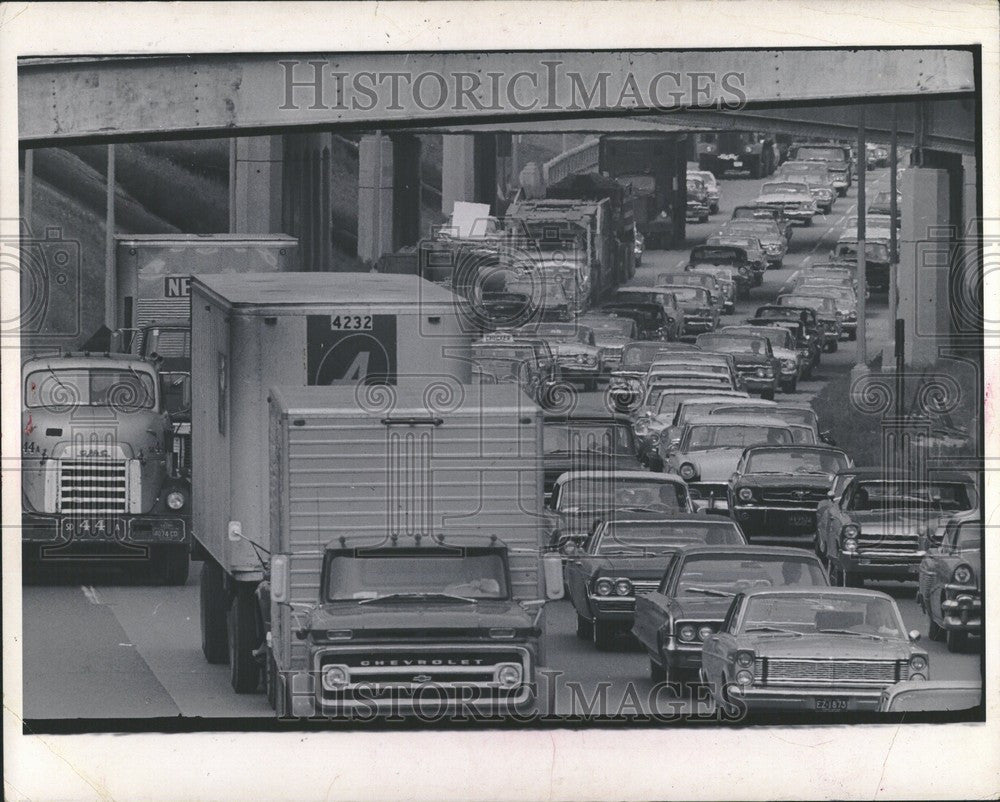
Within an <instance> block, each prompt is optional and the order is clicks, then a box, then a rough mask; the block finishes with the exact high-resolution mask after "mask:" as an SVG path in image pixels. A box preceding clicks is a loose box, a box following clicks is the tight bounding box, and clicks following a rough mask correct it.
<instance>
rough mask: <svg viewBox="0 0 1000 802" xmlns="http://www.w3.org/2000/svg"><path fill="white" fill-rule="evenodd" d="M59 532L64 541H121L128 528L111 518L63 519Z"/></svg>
mask: <svg viewBox="0 0 1000 802" xmlns="http://www.w3.org/2000/svg"><path fill="white" fill-rule="evenodd" d="M60 530H61V531H62V535H63V537H64V538H66V539H73V538H81V539H83V538H95V539H97V540H109V539H114V540H123V539H124V538H125V533H126V532H127V531H128V526H127V525H126V524H125V522H124V521H122V520H116V519H113V518H112V519H105V518H64V519H63V520H62V523H61V524H60Z"/></svg>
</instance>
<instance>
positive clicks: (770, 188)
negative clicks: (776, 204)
mask: <svg viewBox="0 0 1000 802" xmlns="http://www.w3.org/2000/svg"><path fill="white" fill-rule="evenodd" d="M787 193H791V194H793V195H808V194H810V193H809V187H807V186H806V185H805V184H803V183H800V182H798V181H796V182H792V181H774V182H772V183H770V184H764V186H763V187H761V190H760V194H761V195H778V194H787Z"/></svg>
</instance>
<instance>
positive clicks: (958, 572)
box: [951, 563, 973, 585]
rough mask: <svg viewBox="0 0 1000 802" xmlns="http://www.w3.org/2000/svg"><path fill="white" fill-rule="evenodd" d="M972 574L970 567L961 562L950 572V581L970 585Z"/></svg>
mask: <svg viewBox="0 0 1000 802" xmlns="http://www.w3.org/2000/svg"><path fill="white" fill-rule="evenodd" d="M972 576H973V575H972V568H971V567H970V566H968V565H966V564H965V563H962V565H960V566H958V567H957V568H956V569H955V570H954V571H953V572H952V575H951V581H952V582H954V583H955V584H956V585H971V584H972Z"/></svg>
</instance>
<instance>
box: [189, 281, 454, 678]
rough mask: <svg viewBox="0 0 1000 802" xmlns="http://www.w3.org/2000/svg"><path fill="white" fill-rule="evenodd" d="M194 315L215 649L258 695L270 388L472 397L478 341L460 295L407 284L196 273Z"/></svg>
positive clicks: (205, 577) (206, 620) (199, 530)
mask: <svg viewBox="0 0 1000 802" xmlns="http://www.w3.org/2000/svg"><path fill="white" fill-rule="evenodd" d="M191 312H192V315H191V324H192V332H191V333H192V345H193V347H192V349H191V356H192V360H191V367H192V383H191V384H192V413H191V426H192V436H193V438H194V442H195V443H197V448H195V449H194V454H193V458H194V472H193V474H194V476H195V477H197V480H196V481H195V482H194V489H195V494H194V506H193V516H194V518H193V520H194V537H195V542H194V546H193V556H194V557H195V558H196V559H201V560H204V565H203V566H202V571H201V580H200V581H201V639H202V651H203V653H204V655H205V657H206V659H207V660H208V661H209V662H210V663H225V662H227V661H228V662H229V667H230V681H231V683H232V686H233V688H234V689H235V690H236V691H238V692H242V693H251V692H253V691H254V690H256V688H257V687H258V684H259V680H260V670H259V666H258V664H257V660H256V658H255V656H254V651H255V650H257V649H258V648H259V647H260V646H261V644H262V643H263V641H264V630H263V628H262V627H263V625H262V623H261V619H260V616H259V615H258V612H257V608H256V605H255V602H254V594H255V592H256V590H257V586H258V585H259V583H260V581H261V580H262V579H263V578H264V568H265V561H264V557H265V556H266V554H267V550H268V549H270V548H271V546H270V543H271V539H270V538H271V523H270V518H269V495H268V488H269V487H270V482H271V481H272V479H273V476H272V472H271V467H270V461H269V460H270V457H269V453H268V441H267V425H268V414H267V409H268V404H267V398H268V390H269V388H270V387H272V386H274V385H276V384H280V385H292V386H299V387H306V386H327V385H343V386H345V387H347V388H348V389H349V392H352V393H355V392H356V393H357V394H358V397H359V398H360V399H362V400H364V401H366V403H369V404H373V403H375V402H376V401H377V399H379V398H383V397H384V398H388V397H390V396H391V395H392V394H393V392H394V388H395V385H396V384H397V383H399V382H401V381H403V380H408V381H413V382H416V383H419V384H420V385H421V387H422V388H423V391H424V392H426V394H427V395H428V397H429V398H444V399H447V398H449V397H453V398H461V397H462V395H463V393H464V392H465V386H466V385H470V382H471V373H472V353H471V343H470V339H469V337H468V336H467V335H466V334H464V333H463V332H462V330H461V326H460V322H459V316H458V312H457V306H456V299H455V296H454V295H453V294H452V293H450V292H448V291H447V290H444V289H442V288H440V287H437V286H434V285H433V284H431V283H430V282H428V281H425V280H424V279H421V278H419V277H417V276H408V275H398V274H379V273H324V272H315V273H282V274H277V273H245V274H235V273H219V274H215V275H210V276H200V277H199V276H196V277H194V278H193V279H192V281H191ZM359 403H360V402H359ZM359 447H360V446H359ZM338 476H341V478H342V479H343V480H344V481H347V480H348V479H349V478H350V477H349V474H343V475H339V474H338Z"/></svg>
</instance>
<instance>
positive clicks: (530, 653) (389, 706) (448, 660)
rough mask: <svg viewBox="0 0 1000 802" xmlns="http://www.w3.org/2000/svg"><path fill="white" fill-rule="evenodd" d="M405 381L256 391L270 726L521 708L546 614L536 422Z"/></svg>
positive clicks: (547, 578)
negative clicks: (378, 394)
mask: <svg viewBox="0 0 1000 802" xmlns="http://www.w3.org/2000/svg"><path fill="white" fill-rule="evenodd" d="M440 401H441V399H434V398H429V397H428V396H427V395H426V393H425V392H424V387H422V386H421V385H419V384H414V383H410V382H407V383H401V384H400V385H399V386H398V387H397V388H396V392H394V393H393V394H392V396H391V398H389V397H385V398H380V399H378V401H377V402H376V403H364V402H361V403H359V399H358V396H357V394H356V392H355V390H354V389H353V388H350V387H324V388H321V387H276V388H273V389H272V390H271V393H270V404H269V406H270V452H269V455H270V456H269V464H270V471H271V484H270V496H271V505H270V509H271V519H270V520H271V523H270V530H271V543H270V552H271V553H270V560H269V573H268V577H267V580H266V581H265V582H264V583H262V585H261V593H260V594H259V598H260V599H261V601H262V606H261V611H262V617H263V620H264V621H266V633H265V637H264V639H263V640H264V650H263V651H264V653H265V654H266V665H267V669H266V687H267V693H268V698H269V701H270V702H271V703H272V704H273V706H274V708H275V710H276V712H277V714H278V716H279V717H283V716H289V715H290V716H294V717H296V718H299V717H306V718H311V717H343V716H347V717H350V716H352V715H363V716H366V717H367V716H371V715H379V714H386V713H390V712H391V713H402V714H404V715H405V714H407V713H416V714H419V713H420V712H422V711H424V712H426V711H428V710H432V711H436V710H439V709H442V708H447V709H453V708H455V707H456V706H460V705H467V706H471V707H475V708H476V709H478V710H483V709H485V710H489V711H492V712H503V711H504V710H511V709H512V708H513V706H519V705H523V704H530V703H531V702H532V699H533V692H534V688H533V684H534V681H535V673H536V670H537V667H538V666H539V665H540V664H543V662H544V655H543V654H542V650H541V640H540V638H541V632H542V626H543V615H544V609H545V602H546V601H547V600H548V599H556V598H560V597H561V596H562V593H563V582H562V571H561V561H560V558H559V555H558V554H553V555H548V556H547V557H543V546H544V544H543V536H544V522H543V518H542V516H541V513H542V482H541V476H542V473H541V450H540V439H541V427H542V418H541V410H540V409H539V408H538V407H537V406H536V405H535V404H534V402H533V401H531V399H529V398H528V397H527V396H525V395H524V394H523V393H521V392H520V391H518V389H517V388H516V387H513V386H506V387H504V386H478V387H469V388H467V392H466V393H465V394H464V396H463V397H462V399H461V400H460V401H458V402H457V403H451V402H447V403H440Z"/></svg>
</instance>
